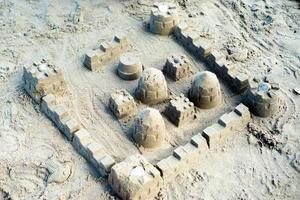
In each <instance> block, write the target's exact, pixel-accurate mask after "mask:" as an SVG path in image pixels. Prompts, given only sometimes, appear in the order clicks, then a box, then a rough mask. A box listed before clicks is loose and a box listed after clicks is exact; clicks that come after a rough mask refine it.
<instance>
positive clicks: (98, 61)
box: [83, 34, 129, 71]
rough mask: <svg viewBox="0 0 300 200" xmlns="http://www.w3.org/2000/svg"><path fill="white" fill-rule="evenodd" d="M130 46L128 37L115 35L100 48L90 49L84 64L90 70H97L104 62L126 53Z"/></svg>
mask: <svg viewBox="0 0 300 200" xmlns="http://www.w3.org/2000/svg"><path fill="white" fill-rule="evenodd" d="M128 48H129V44H128V41H127V39H126V37H125V36H124V35H122V34H119V35H115V37H114V39H113V40H112V41H105V42H103V43H101V45H100V48H99V49H95V50H90V51H88V52H87V53H86V54H85V58H84V62H83V64H84V66H85V67H86V68H88V69H89V70H91V71H97V70H99V69H100V68H101V66H102V65H103V64H105V63H107V62H108V61H110V60H112V59H113V58H115V57H117V56H119V55H120V54H121V53H124V52H125V51H126V50H127V49H128Z"/></svg>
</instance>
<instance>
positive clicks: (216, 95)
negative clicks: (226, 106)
mask: <svg viewBox="0 0 300 200" xmlns="http://www.w3.org/2000/svg"><path fill="white" fill-rule="evenodd" d="M189 97H190V100H191V101H192V102H194V104H195V105H196V106H198V107H200V108H213V107H214V106H216V105H218V104H219V103H220V102H221V99H222V98H221V90H220V83H219V80H218V78H217V76H216V75H215V74H214V73H212V72H209V71H204V72H199V73H197V74H196V75H195V77H194V79H193V82H192V87H191V89H190V91H189Z"/></svg>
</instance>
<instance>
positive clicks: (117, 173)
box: [108, 154, 162, 200]
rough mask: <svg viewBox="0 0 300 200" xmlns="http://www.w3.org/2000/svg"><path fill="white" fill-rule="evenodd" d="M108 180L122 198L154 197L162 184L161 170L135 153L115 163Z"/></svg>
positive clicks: (138, 199) (134, 199)
mask: <svg viewBox="0 0 300 200" xmlns="http://www.w3.org/2000/svg"><path fill="white" fill-rule="evenodd" d="M108 182H109V184H110V185H111V187H112V189H113V191H114V192H115V193H116V194H117V195H118V196H119V197H121V198H122V199H130V200H140V199H154V197H155V196H156V195H157V194H158V192H159V190H160V188H161V186H162V178H161V176H160V173H159V171H158V170H157V169H156V168H155V167H154V166H153V165H152V164H151V163H149V162H148V161H147V160H146V159H145V158H144V157H143V156H142V155H140V154H135V155H132V156H130V157H128V158H127V159H125V160H124V161H122V162H120V163H117V164H115V165H114V166H113V167H112V169H111V173H110V174H109V178H108Z"/></svg>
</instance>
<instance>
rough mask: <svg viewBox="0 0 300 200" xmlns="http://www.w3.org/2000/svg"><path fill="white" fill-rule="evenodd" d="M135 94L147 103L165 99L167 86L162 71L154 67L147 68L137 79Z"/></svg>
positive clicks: (150, 103)
mask: <svg viewBox="0 0 300 200" xmlns="http://www.w3.org/2000/svg"><path fill="white" fill-rule="evenodd" d="M135 95H136V98H137V99H139V100H140V101H142V102H143V103H146V104H149V105H153V104H157V103H160V102H162V101H164V100H165V99H167V98H168V87H167V81H166V79H165V76H164V75H163V73H162V72H161V71H160V70H158V69H155V68H147V69H146V70H145V71H144V72H143V73H142V75H141V77H140V79H139V82H138V87H137V88H136V90H135Z"/></svg>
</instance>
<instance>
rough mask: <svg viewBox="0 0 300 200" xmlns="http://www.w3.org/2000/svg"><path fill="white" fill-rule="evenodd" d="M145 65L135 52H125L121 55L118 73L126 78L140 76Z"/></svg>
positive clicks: (130, 78) (132, 78)
mask: <svg viewBox="0 0 300 200" xmlns="http://www.w3.org/2000/svg"><path fill="white" fill-rule="evenodd" d="M142 69H143V66H142V63H141V61H140V59H139V58H138V57H137V56H136V55H135V54H133V53H125V54H123V55H121V57H120V63H119V66H118V75H119V76H120V77H121V78H123V79H125V80H134V79H137V78H139V76H140V74H141V72H142Z"/></svg>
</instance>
